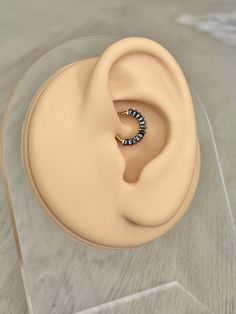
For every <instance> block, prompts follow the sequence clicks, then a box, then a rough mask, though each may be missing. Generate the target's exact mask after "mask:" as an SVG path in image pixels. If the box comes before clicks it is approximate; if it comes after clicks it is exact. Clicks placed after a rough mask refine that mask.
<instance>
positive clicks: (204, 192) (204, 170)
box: [3, 37, 236, 314]
mask: <svg viewBox="0 0 236 314" xmlns="http://www.w3.org/2000/svg"><path fill="white" fill-rule="evenodd" d="M118 39H119V38H114V37H88V38H78V39H75V40H72V41H69V42H67V43H64V44H63V45H60V46H58V47H56V48H55V49H53V50H51V51H49V52H48V53H46V54H45V55H44V56H43V57H41V58H40V59H39V60H38V61H36V62H35V63H34V64H33V65H32V66H31V67H30V68H29V70H28V71H27V72H26V73H25V74H24V76H23V77H22V78H21V80H20V82H19V83H18V85H17V87H16V89H15V90H14V93H13V95H12V97H11V99H10V101H9V104H8V106H7V112H6V114H5V118H4V124H3V170H4V180H5V188H6V193H7V197H8V200H9V210H10V212H11V215H12V223H13V228H14V232H15V236H16V242H17V243H16V244H17V248H18V252H19V258H20V262H21V266H22V276H23V282H24V286H25V290H26V296H27V300H28V305H29V311H30V313H35V314H42V313H43V314H48V313H56V314H60V313H63V314H67V313H69V314H72V313H135V314H136V313H161V314H170V313H175V314H178V313H181V314H183V313H218V312H217V309H221V310H222V311H221V312H220V313H236V309H235V308H234V304H235V303H233V300H234V298H235V297H236V295H235V291H236V278H235V273H236V272H235V268H236V245H235V233H234V225H233V221H232V219H231V215H230V208H229V206H228V204H227V199H226V197H225V191H224V186H223V183H224V182H223V180H222V176H221V174H220V171H219V170H220V168H219V164H218V159H217V155H216V148H215V146H214V142H213V141H214V139H213V136H212V132H211V127H210V121H209V119H208V117H207V115H206V111H205V108H204V107H203V105H202V103H201V102H200V100H199V97H198V95H197V93H196V92H195V91H194V90H192V97H193V103H194V107H195V113H196V119H197V127H198V134H199V141H200V148H201V175H200V182H199V186H198V190H197V193H196V195H195V197H194V200H193V202H192V204H191V206H190V208H189V209H188V211H187V212H186V214H185V215H184V217H183V218H182V219H181V220H180V222H179V223H178V224H177V225H176V226H175V227H174V228H173V229H172V230H170V231H169V232H168V233H167V234H165V235H164V236H162V237H161V238H159V239H157V240H155V241H153V242H151V243H150V244H146V245H143V246H140V247H136V248H131V249H123V250H111V249H109V250H108V249H101V248H95V247H92V246H89V245H86V244H84V243H82V242H80V241H78V240H75V239H72V238H71V237H70V236H68V235H67V234H66V233H65V232H64V231H63V230H62V229H60V228H59V227H58V226H57V225H56V224H55V223H54V222H52V221H51V220H50V219H49V218H48V216H47V214H46V213H45V212H44V210H43V209H42V208H41V206H40V204H39V202H38V200H37V199H36V197H35V195H34V194H33V192H32V189H31V187H30V186H29V183H28V180H27V178H26V176H25V173H24V170H23V165H22V158H21V142H22V139H21V136H22V126H23V122H24V119H25V115H26V111H27V109H28V107H29V105H30V103H31V100H32V98H33V96H34V94H35V93H36V92H37V90H38V89H39V87H40V86H41V85H42V84H43V83H44V82H45V80H46V79H47V78H48V77H50V76H51V75H52V74H53V73H54V72H56V71H57V70H59V69H60V68H62V67H64V66H66V65H67V64H69V63H71V62H74V61H76V60H79V59H84V58H89V57H95V56H99V55H100V54H101V53H102V52H103V51H104V49H105V48H106V47H108V46H109V45H110V44H111V43H112V42H114V41H116V40H118ZM190 83H191V82H190ZM190 85H191V84H190ZM229 253H230V256H231V258H230V259H229V257H228V255H229ZM233 257H234V258H233ZM233 271H234V272H233Z"/></svg>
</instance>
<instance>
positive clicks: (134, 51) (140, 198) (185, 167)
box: [86, 38, 198, 226]
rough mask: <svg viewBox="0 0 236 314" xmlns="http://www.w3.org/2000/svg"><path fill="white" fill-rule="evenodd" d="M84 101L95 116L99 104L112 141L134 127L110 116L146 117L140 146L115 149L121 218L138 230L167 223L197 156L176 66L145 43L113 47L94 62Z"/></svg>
mask: <svg viewBox="0 0 236 314" xmlns="http://www.w3.org/2000/svg"><path fill="white" fill-rule="evenodd" d="M104 95H105V97H104ZM86 96H87V101H88V103H87V108H89V107H90V108H91V107H93V110H94V105H95V107H96V106H97V108H96V109H95V110H97V114H98V115H99V114H101V112H100V108H101V102H102V103H103V106H102V107H103V109H104V110H103V113H102V114H105V115H106V114H107V119H108V120H109V121H112V125H109V128H110V129H112V131H113V135H112V136H113V137H114V136H115V135H116V134H122V135H123V136H125V135H126V136H127V135H129V134H130V133H132V132H135V130H134V128H135V126H134V125H133V126H132V125H131V126H130V128H131V130H129V129H128V126H129V123H130V122H129V121H121V122H123V123H117V114H116V111H119V110H120V109H123V110H127V109H128V108H130V107H131V108H132V107H134V108H137V109H139V110H141V111H142V113H143V114H144V115H145V116H146V120H147V124H148V132H147V135H146V136H145V140H143V141H142V144H138V145H136V146H135V147H134V146H132V148H130V147H123V146H122V145H119V144H117V143H116V145H119V148H120V151H121V153H122V154H123V157H124V159H125V163H126V166H125V170H124V173H123V177H124V182H123V183H124V184H123V186H122V187H121V197H122V199H123V204H126V205H123V215H124V216H125V217H126V218H127V220H129V221H132V222H133V223H135V224H137V225H142V226H161V225H163V224H165V223H167V222H168V221H169V220H170V219H171V218H172V217H174V216H175V215H176V213H177V211H178V210H179V208H180V207H181V204H182V203H183V202H184V199H185V197H186V195H187V193H188V190H189V188H190V185H191V182H192V179H193V174H194V169H195V166H196V159H197V154H198V152H197V151H198V144H197V135H196V127H195V118H194V111H193V106H192V100H191V96H190V93H189V89H188V86H187V83H186V81H185V78H184V76H183V74H182V71H181V69H180V68H179V66H178V64H177V63H176V61H175V60H174V58H173V57H172V56H171V55H170V54H169V53H168V52H167V51H166V50H165V49H164V48H163V47H161V46H160V45H158V44H157V43H155V42H153V41H151V40H148V39H140V38H128V39H125V40H122V41H119V42H117V43H115V44H113V45H112V46H111V47H109V48H108V49H107V50H106V51H105V52H104V54H103V55H102V56H101V57H100V59H99V60H98V62H97V64H96V66H95V68H94V70H93V73H92V75H91V79H90V81H89V82H88V86H87V94H86ZM114 107H115V109H116V111H115V110H113V109H114ZM127 133H128V134H127ZM125 183H129V184H128V185H127V184H125ZM134 183H135V184H134ZM127 191H128V193H126V192H127ZM144 209H145V210H144Z"/></svg>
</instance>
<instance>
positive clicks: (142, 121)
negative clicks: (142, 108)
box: [116, 108, 147, 146]
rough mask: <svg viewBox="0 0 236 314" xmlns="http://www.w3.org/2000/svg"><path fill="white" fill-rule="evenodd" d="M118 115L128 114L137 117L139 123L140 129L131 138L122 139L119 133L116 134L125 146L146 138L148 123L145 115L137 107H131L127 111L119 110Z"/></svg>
mask: <svg viewBox="0 0 236 314" xmlns="http://www.w3.org/2000/svg"><path fill="white" fill-rule="evenodd" d="M118 115H119V116H121V115H126V116H129V117H131V118H134V119H136V121H137V122H138V124H139V130H138V133H137V134H136V135H134V136H133V137H131V138H124V139H122V138H121V137H120V136H119V135H116V139H117V141H119V142H120V143H122V144H123V145H125V146H132V145H135V144H138V143H140V142H141V141H142V139H143V138H144V136H145V134H146V129H147V123H146V121H145V119H144V116H143V115H142V114H141V113H140V112H138V111H137V110H136V109H131V108H130V109H128V110H126V111H120V112H118Z"/></svg>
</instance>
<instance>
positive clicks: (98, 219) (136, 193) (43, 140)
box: [23, 38, 200, 248]
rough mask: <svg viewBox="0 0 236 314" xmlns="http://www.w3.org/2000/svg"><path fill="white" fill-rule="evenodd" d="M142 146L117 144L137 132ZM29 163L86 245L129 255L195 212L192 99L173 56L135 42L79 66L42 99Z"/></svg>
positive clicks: (28, 129) (47, 202)
mask: <svg viewBox="0 0 236 314" xmlns="http://www.w3.org/2000/svg"><path fill="white" fill-rule="evenodd" d="M128 108H135V109H137V110H138V111H141V112H142V113H143V115H144V116H145V117H146V120H147V124H148V129H147V134H146V135H145V138H144V139H143V141H142V142H141V143H139V144H138V145H135V146H132V147H125V146H122V144H121V143H119V142H117V141H116V139H115V136H116V135H117V134H119V135H120V136H122V137H130V136H132V135H134V134H135V133H136V131H137V124H136V121H135V120H134V119H131V118H129V117H121V116H118V115H117V112H118V111H122V110H127V109H128ZM23 160H24V166H25V170H26V173H27V176H28V178H29V180H30V183H31V185H32V188H33V190H34V192H35V194H36V195H37V197H38V199H39V200H40V202H41V204H42V205H43V207H44V208H45V209H46V211H47V212H48V214H49V215H50V216H51V217H52V218H53V219H54V221H56V223H58V224H59V225H60V227H62V228H63V229H65V230H66V231H67V232H68V233H69V234H71V235H73V236H75V237H76V238H79V239H82V240H84V241H86V242H88V243H91V244H94V245H98V246H104V247H112V248H125V247H132V246H136V245H140V244H144V243H146V242H149V241H151V240H153V239H155V238H157V237H159V236H161V235H162V234H164V233H165V232H167V231H168V230H169V229H170V228H172V227H173V226H174V225H175V224H176V223H177V221H178V220H179V219H180V218H181V216H182V215H183V214H184V212H185V211H186V209H187V208H188V206H189V204H190V202H191V200H192V198H193V196H194V193H195V190H196V187H197V183H198V178H199V169H200V153H199V145H198V140H197V134H196V125H195V117H194V110H193V105H192V100H191V96H190V93H189V89H188V86H187V83H186V81H185V78H184V76H183V73H182V71H181V69H180V68H179V66H178V65H177V63H176V61H175V60H174V58H173V57H172V56H171V55H170V54H169V53H168V52H167V51H166V50H165V49H164V48H163V47H161V46H160V45H158V44H157V43H155V42H153V41H151V40H148V39H144V38H127V39H123V40H121V41H118V42H117V43H115V44H113V45H112V46H110V47H109V48H108V49H107V50H106V51H105V52H104V53H103V54H102V55H101V56H100V57H99V58H93V59H86V60H82V61H78V62H76V63H73V64H71V65H69V66H67V67H66V68H64V69H62V70H60V71H59V72H57V73H56V74H55V75H53V77H52V78H50V79H49V80H48V81H47V82H46V83H45V84H44V85H43V86H42V88H41V89H40V90H39V92H38V93H37V95H36V96H35V98H34V100H33V102H32V104H31V106H30V109H29V112H28V114H27V117H26V121H25V125H24V132H23Z"/></svg>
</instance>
